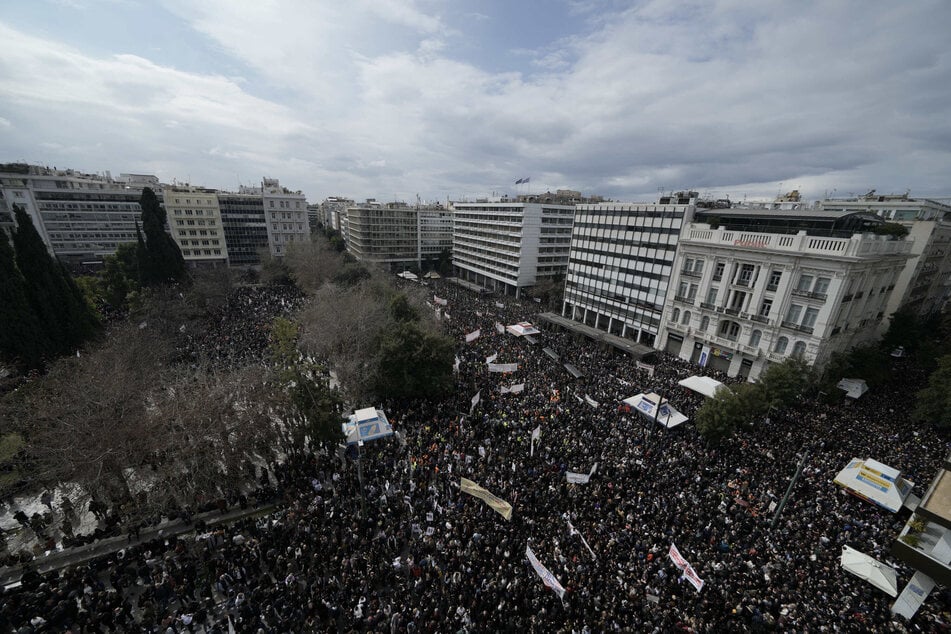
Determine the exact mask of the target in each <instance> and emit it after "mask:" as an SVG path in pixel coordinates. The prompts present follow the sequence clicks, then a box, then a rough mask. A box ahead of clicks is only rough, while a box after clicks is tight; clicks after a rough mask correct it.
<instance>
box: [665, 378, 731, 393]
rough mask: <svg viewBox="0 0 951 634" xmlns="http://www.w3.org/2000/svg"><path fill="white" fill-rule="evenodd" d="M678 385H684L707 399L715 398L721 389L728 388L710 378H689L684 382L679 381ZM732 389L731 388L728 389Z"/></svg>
mask: <svg viewBox="0 0 951 634" xmlns="http://www.w3.org/2000/svg"><path fill="white" fill-rule="evenodd" d="M677 384H678V385H682V386H684V387H685V388H687V389H688V390H693V391H694V392H697V393H698V394H703V395H704V396H706V397H707V398H713V397H714V396H715V395H716V393H717V390H718V389H720V388H721V387H726V386H725V385H724V384H723V383H720V382H719V381H717V380H716V379H711V378H710V377H708V376H696V375H695V376H688V377H687V378H686V379H684V380H683V381H678V382H677ZM727 389H730V388H727Z"/></svg>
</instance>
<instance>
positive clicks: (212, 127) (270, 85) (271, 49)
mask: <svg viewBox="0 0 951 634" xmlns="http://www.w3.org/2000/svg"><path fill="white" fill-rule="evenodd" d="M949 26H951V2H948V1H947V0H934V1H930V2H929V1H925V0H914V1H913V2H894V1H888V2H879V1H877V0H856V1H854V2H849V1H846V0H842V1H832V0H828V1H826V0H823V1H817V2H808V1H805V0H792V1H790V2H782V1H769V0H756V1H748V2H741V1H738V0H732V1H731V0H723V1H719V2H714V1H709V0H698V1H696V2H681V1H673V0H657V1H645V2H621V1H611V0H468V1H466V0H248V1H243V0H160V1H159V0H30V1H26V0H24V1H19V0H17V1H13V2H5V3H4V10H3V12H2V14H0V154H2V156H0V161H16V160H25V161H28V162H31V163H40V164H46V165H50V166H53V165H55V166H57V167H72V168H76V169H80V170H83V171H87V172H97V171H105V170H111V171H112V173H113V175H116V174H118V173H119V172H136V173H151V174H155V175H157V176H159V177H160V178H161V179H162V180H163V181H166V182H171V181H172V179H178V180H179V181H189V182H192V183H194V184H201V185H206V186H209V187H216V188H223V189H234V188H236V186H237V185H238V184H239V183H243V184H249V183H259V182H260V179H261V177H262V176H268V177H276V178H280V179H281V182H282V184H284V185H286V186H288V187H290V188H292V189H301V190H303V191H304V192H305V193H306V194H307V197H308V199H309V200H310V201H311V202H317V201H320V200H322V199H323V198H324V197H326V196H329V195H342V196H349V197H353V198H357V199H364V198H367V197H376V198H378V199H381V200H393V199H394V198H395V199H399V200H407V201H411V200H415V197H416V194H417V193H418V194H419V195H420V196H422V198H423V199H424V200H425V199H429V200H445V199H446V198H447V197H449V198H452V199H458V198H461V197H470V198H471V197H473V196H481V195H486V194H491V193H492V192H496V193H516V192H518V193H525V192H528V191H531V192H539V191H544V190H545V189H551V190H554V189H556V188H571V189H578V190H581V191H583V192H586V193H597V194H601V195H604V196H608V197H611V198H614V199H616V200H622V201H655V200H656V198H657V195H658V191H659V190H661V189H663V190H673V189H684V188H692V189H697V190H699V191H701V192H702V193H708V194H711V195H715V196H725V195H729V196H730V197H731V198H733V199H742V198H743V197H744V196H746V197H749V198H758V199H762V198H768V197H772V196H775V195H776V193H777V192H779V191H780V190H784V191H785V190H790V189H794V188H799V189H800V190H801V191H802V192H803V194H804V195H805V196H807V197H808V198H809V199H815V198H820V197H822V196H823V195H824V194H827V193H828V194H831V193H832V192H833V190H835V195H836V196H843V195H848V194H849V193H850V192H854V193H864V192H865V191H867V190H869V189H873V188H875V189H877V190H878V191H879V192H903V191H905V190H907V189H910V190H911V191H912V194H913V195H919V196H927V195H939V194H945V195H947V194H949V193H951V186H949V182H948V181H949V178H951V105H949V104H951V45H949V41H951V39H949V38H951V36H949V34H948V27H949ZM525 177H529V178H530V179H531V182H530V183H529V184H528V185H520V186H516V185H515V184H514V181H515V180H517V179H519V178H525Z"/></svg>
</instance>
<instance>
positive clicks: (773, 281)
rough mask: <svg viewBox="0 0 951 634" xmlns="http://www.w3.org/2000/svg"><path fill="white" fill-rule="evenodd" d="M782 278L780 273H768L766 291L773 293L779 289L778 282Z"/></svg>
mask: <svg viewBox="0 0 951 634" xmlns="http://www.w3.org/2000/svg"><path fill="white" fill-rule="evenodd" d="M782 277H783V272H782V271H770V273H769V285H768V286H767V287H766V288H767V290H770V291H775V290H776V289H777V288H778V287H779V280H781V279H782Z"/></svg>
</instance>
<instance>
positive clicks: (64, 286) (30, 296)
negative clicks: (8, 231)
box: [13, 205, 99, 357]
mask: <svg viewBox="0 0 951 634" xmlns="http://www.w3.org/2000/svg"><path fill="white" fill-rule="evenodd" d="M13 213H14V217H15V218H16V222H17V228H16V231H15V232H14V234H13V246H14V250H15V252H16V266H17V268H18V269H19V270H20V273H21V274H22V275H23V279H24V280H25V282H26V289H27V300H28V301H29V303H30V305H31V306H32V308H33V312H34V313H35V315H36V318H37V323H38V325H39V329H40V330H42V331H43V332H44V334H45V336H46V338H47V339H48V340H49V342H50V346H49V349H48V350H47V352H48V353H49V355H48V356H49V357H52V356H56V355H61V354H69V353H71V352H73V351H74V350H75V349H76V348H78V347H80V346H81V345H82V344H83V343H84V342H85V341H86V340H88V339H89V338H90V337H92V336H93V335H95V334H96V333H97V332H98V329H99V321H98V320H97V319H96V316H95V314H94V312H93V311H92V310H91V309H90V307H89V305H88V304H87V303H86V300H85V298H84V297H83V295H82V292H81V291H80V290H79V287H78V286H77V285H76V282H75V281H74V280H73V278H72V277H71V276H70V274H69V272H68V271H67V270H66V267H64V266H63V265H62V264H60V263H59V262H57V261H56V260H55V259H54V258H53V257H52V256H51V255H50V253H49V251H48V250H47V249H46V245H45V244H44V243H43V240H42V238H40V234H39V233H37V231H36V228H35V227H34V226H33V221H32V220H31V219H30V217H29V215H27V213H26V212H25V211H24V210H23V208H22V207H20V206H18V205H13Z"/></svg>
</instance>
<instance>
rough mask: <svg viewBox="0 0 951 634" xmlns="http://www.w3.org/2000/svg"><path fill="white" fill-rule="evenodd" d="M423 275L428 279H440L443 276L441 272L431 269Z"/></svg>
mask: <svg viewBox="0 0 951 634" xmlns="http://www.w3.org/2000/svg"><path fill="white" fill-rule="evenodd" d="M423 277H425V278H427V279H430V280H438V279H439V278H440V277H442V276H441V275H440V274H439V273H437V272H436V271H430V272H429V273H427V274H426V275H424V276H423Z"/></svg>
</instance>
